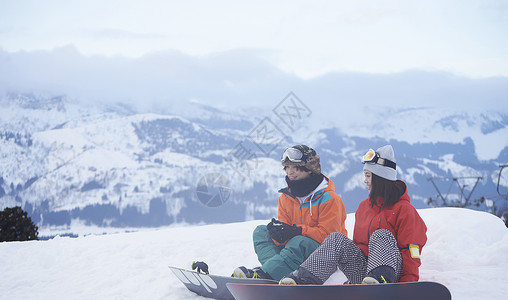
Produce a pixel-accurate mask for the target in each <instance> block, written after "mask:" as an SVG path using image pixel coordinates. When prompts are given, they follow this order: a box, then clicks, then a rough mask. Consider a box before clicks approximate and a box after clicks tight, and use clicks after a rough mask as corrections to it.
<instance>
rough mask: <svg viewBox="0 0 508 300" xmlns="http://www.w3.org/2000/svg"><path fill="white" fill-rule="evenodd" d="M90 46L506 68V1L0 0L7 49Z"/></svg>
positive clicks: (332, 67)
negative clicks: (241, 51) (240, 52)
mask: <svg viewBox="0 0 508 300" xmlns="http://www.w3.org/2000/svg"><path fill="white" fill-rule="evenodd" d="M64 46H74V47H75V48H76V49H77V51H79V53H81V54H84V55H86V56H90V55H107V56H125V57H129V58H139V57H142V56H144V55H146V54H151V53H154V52H161V51H177V52H179V53H182V54H185V55H190V56H193V57H208V56H214V55H218V54H220V53H222V52H224V51H231V50H238V49H240V50H248V51H251V52H255V53H256V55H257V56H258V57H261V58H262V59H263V60H265V61H267V62H269V63H270V64H272V65H274V66H276V67H277V68H278V69H279V70H282V71H284V72H288V73H290V74H294V75H296V76H298V77H300V78H303V79H309V78H315V77H316V76H319V75H323V74H326V73H328V72H349V71H353V72H365V73H393V72H401V71H406V70H415V69H417V70H426V71H445V72H450V73H453V74H455V75H460V76H466V77H471V78H484V77H492V76H505V77H508V1H506V0H450V1H447V0H431V1H428V0H425V1H422V0H418V1H407V0H391V1H380V0H368V1H351V0H347V1H343V0H340V1H230V0H223V1H206V0H190V1H189V0H186V1H163V0H161V1H157V0H140V1H104V0H100V1H95V0H94V1H91V0H85V1H53V0H46V1H38V0H34V1H26V0H16V1H8V0H0V49H2V50H3V51H5V52H8V53H15V52H19V51H36V50H48V51H52V50H53V49H55V48H59V47H64Z"/></svg>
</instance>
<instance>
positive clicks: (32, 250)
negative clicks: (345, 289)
mask: <svg viewBox="0 0 508 300" xmlns="http://www.w3.org/2000/svg"><path fill="white" fill-rule="evenodd" d="M419 213H420V215H421V216H422V218H423V219H424V220H425V222H426V224H427V227H428V231H427V234H428V243H427V245H426V246H425V247H424V249H423V253H422V260H423V264H422V266H421V268H420V280H422V281H437V282H440V283H442V284H444V285H446V286H447V287H448V288H449V289H450V291H451V293H452V298H453V299H458V300H466V299H502V298H504V297H505V296H506V295H507V294H508V284H507V283H508V279H507V275H506V274H507V270H508V255H506V253H508V229H507V228H506V227H505V226H504V224H503V222H502V221H501V220H500V219H499V218H497V217H495V216H494V215H491V214H488V213H484V212H478V211H473V210H468V209H461V208H431V209H422V210H419ZM266 223H268V220H256V221H249V222H243V223H230V224H223V225H202V226H180V227H169V228H160V229H143V230H138V231H136V232H128V233H116V234H104V235H97V234H89V235H86V236H80V237H78V238H69V237H59V236H57V237H56V238H53V239H51V240H47V241H29V242H8V243H0V274H1V277H2V278H1V280H0V299H204V298H201V297H198V296H196V295H194V294H193V293H191V292H189V291H188V290H187V289H186V288H185V287H184V286H183V285H182V284H181V283H180V281H179V280H178V279H177V278H176V277H175V276H174V275H173V274H172V273H171V271H170V270H169V269H168V267H167V266H168V265H172V266H177V267H182V268H189V266H190V264H191V263H192V261H193V260H202V261H205V262H207V263H208V265H209V267H210V271H211V273H214V274H219V275H229V274H231V272H232V270H233V269H234V268H235V267H237V266H240V265H245V266H248V267H254V266H257V265H258V262H257V259H256V255H255V253H254V250H253V246H252V240H251V239H252V231H253V229H254V228H255V227H256V226H257V225H259V224H266ZM346 227H347V229H348V232H349V235H350V237H351V236H352V234H353V227H354V214H349V215H348V219H347V224H346ZM82 230H83V232H85V231H86V228H83V229H82ZM343 281H344V277H343V275H342V274H341V273H340V272H337V273H336V274H334V276H332V277H331V278H330V279H329V280H328V281H327V282H326V283H325V284H340V283H342V282H343Z"/></svg>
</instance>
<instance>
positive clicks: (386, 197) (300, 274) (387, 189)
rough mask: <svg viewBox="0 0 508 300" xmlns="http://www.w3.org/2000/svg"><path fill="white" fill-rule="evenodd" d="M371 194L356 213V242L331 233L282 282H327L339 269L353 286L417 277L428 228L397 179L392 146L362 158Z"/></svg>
mask: <svg viewBox="0 0 508 300" xmlns="http://www.w3.org/2000/svg"><path fill="white" fill-rule="evenodd" d="M362 163H363V164H364V168H363V170H364V175H365V180H364V182H365V184H366V185H367V187H368V189H369V197H368V198H367V199H365V200H364V201H362V202H361V203H360V205H359V207H358V209H357V211H356V213H355V218H356V220H355V228H354V233H353V240H352V241H351V240H350V239H348V237H347V236H346V235H344V234H342V233H338V232H335V233H332V234H330V235H329V236H328V237H327V238H326V239H325V241H324V242H323V244H321V246H319V248H317V249H316V251H314V252H313V253H312V254H311V255H310V256H309V258H307V260H305V261H304V262H303V263H302V264H301V265H300V267H299V269H298V270H296V271H294V272H292V273H290V274H289V275H288V276H286V277H285V278H283V279H282V280H281V281H280V284H323V283H324V282H325V281H326V280H327V279H328V278H329V277H330V276H331V275H332V274H333V273H335V271H336V270H337V268H339V269H340V270H341V271H342V272H343V273H344V275H346V277H347V278H348V282H349V283H352V284H358V283H390V282H408V281H418V279H419V271H418V268H419V267H420V265H421V261H420V253H421V250H422V248H423V246H424V245H425V243H426V241H427V235H426V231H427V227H426V226H425V223H424V222H423V220H422V218H421V217H420V215H419V214H418V212H417V211H416V209H415V208H414V207H413V206H412V205H411V202H410V198H409V196H408V193H407V187H406V184H405V183H404V182H402V181H400V180H397V170H396V164H395V156H394V152H393V148H392V146H391V145H387V146H384V147H381V148H379V149H378V150H377V151H374V150H372V149H371V150H369V151H368V152H367V153H366V154H365V155H364V156H363V158H362Z"/></svg>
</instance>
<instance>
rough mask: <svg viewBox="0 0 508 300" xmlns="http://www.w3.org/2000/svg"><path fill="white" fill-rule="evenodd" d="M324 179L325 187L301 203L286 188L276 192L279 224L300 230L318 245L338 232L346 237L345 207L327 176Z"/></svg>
mask: <svg viewBox="0 0 508 300" xmlns="http://www.w3.org/2000/svg"><path fill="white" fill-rule="evenodd" d="M324 178H325V180H326V181H327V183H328V185H327V187H326V188H324V189H321V190H318V191H316V192H315V193H313V194H311V195H310V196H308V197H307V198H306V199H305V201H303V203H300V200H299V199H298V198H297V197H296V196H294V195H292V194H291V190H290V189H289V188H288V187H286V188H284V189H282V190H280V191H279V192H280V193H282V195H280V197H279V213H278V219H279V221H281V222H284V223H287V224H289V225H293V224H295V225H296V226H299V227H301V228H302V235H303V236H306V237H309V238H311V239H313V240H315V241H316V242H318V243H320V244H321V243H323V241H324V239H325V238H326V237H327V236H328V235H329V234H330V233H332V232H341V233H343V234H345V235H346V236H347V230H346V226H345V222H346V209H345V207H344V203H342V199H341V198H340V196H339V195H337V194H336V193H335V185H334V184H333V181H331V180H330V179H328V178H327V177H326V176H325V177H324ZM274 242H275V243H276V244H278V245H280V243H277V242H276V241H274Z"/></svg>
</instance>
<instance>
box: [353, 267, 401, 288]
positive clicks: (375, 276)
mask: <svg viewBox="0 0 508 300" xmlns="http://www.w3.org/2000/svg"><path fill="white" fill-rule="evenodd" d="M394 282H397V276H396V274H395V270H394V269H393V268H392V267H389V266H379V267H377V268H374V269H373V270H372V271H370V272H369V273H368V274H367V276H366V277H365V278H364V279H363V281H362V283H365V284H377V283H394Z"/></svg>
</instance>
